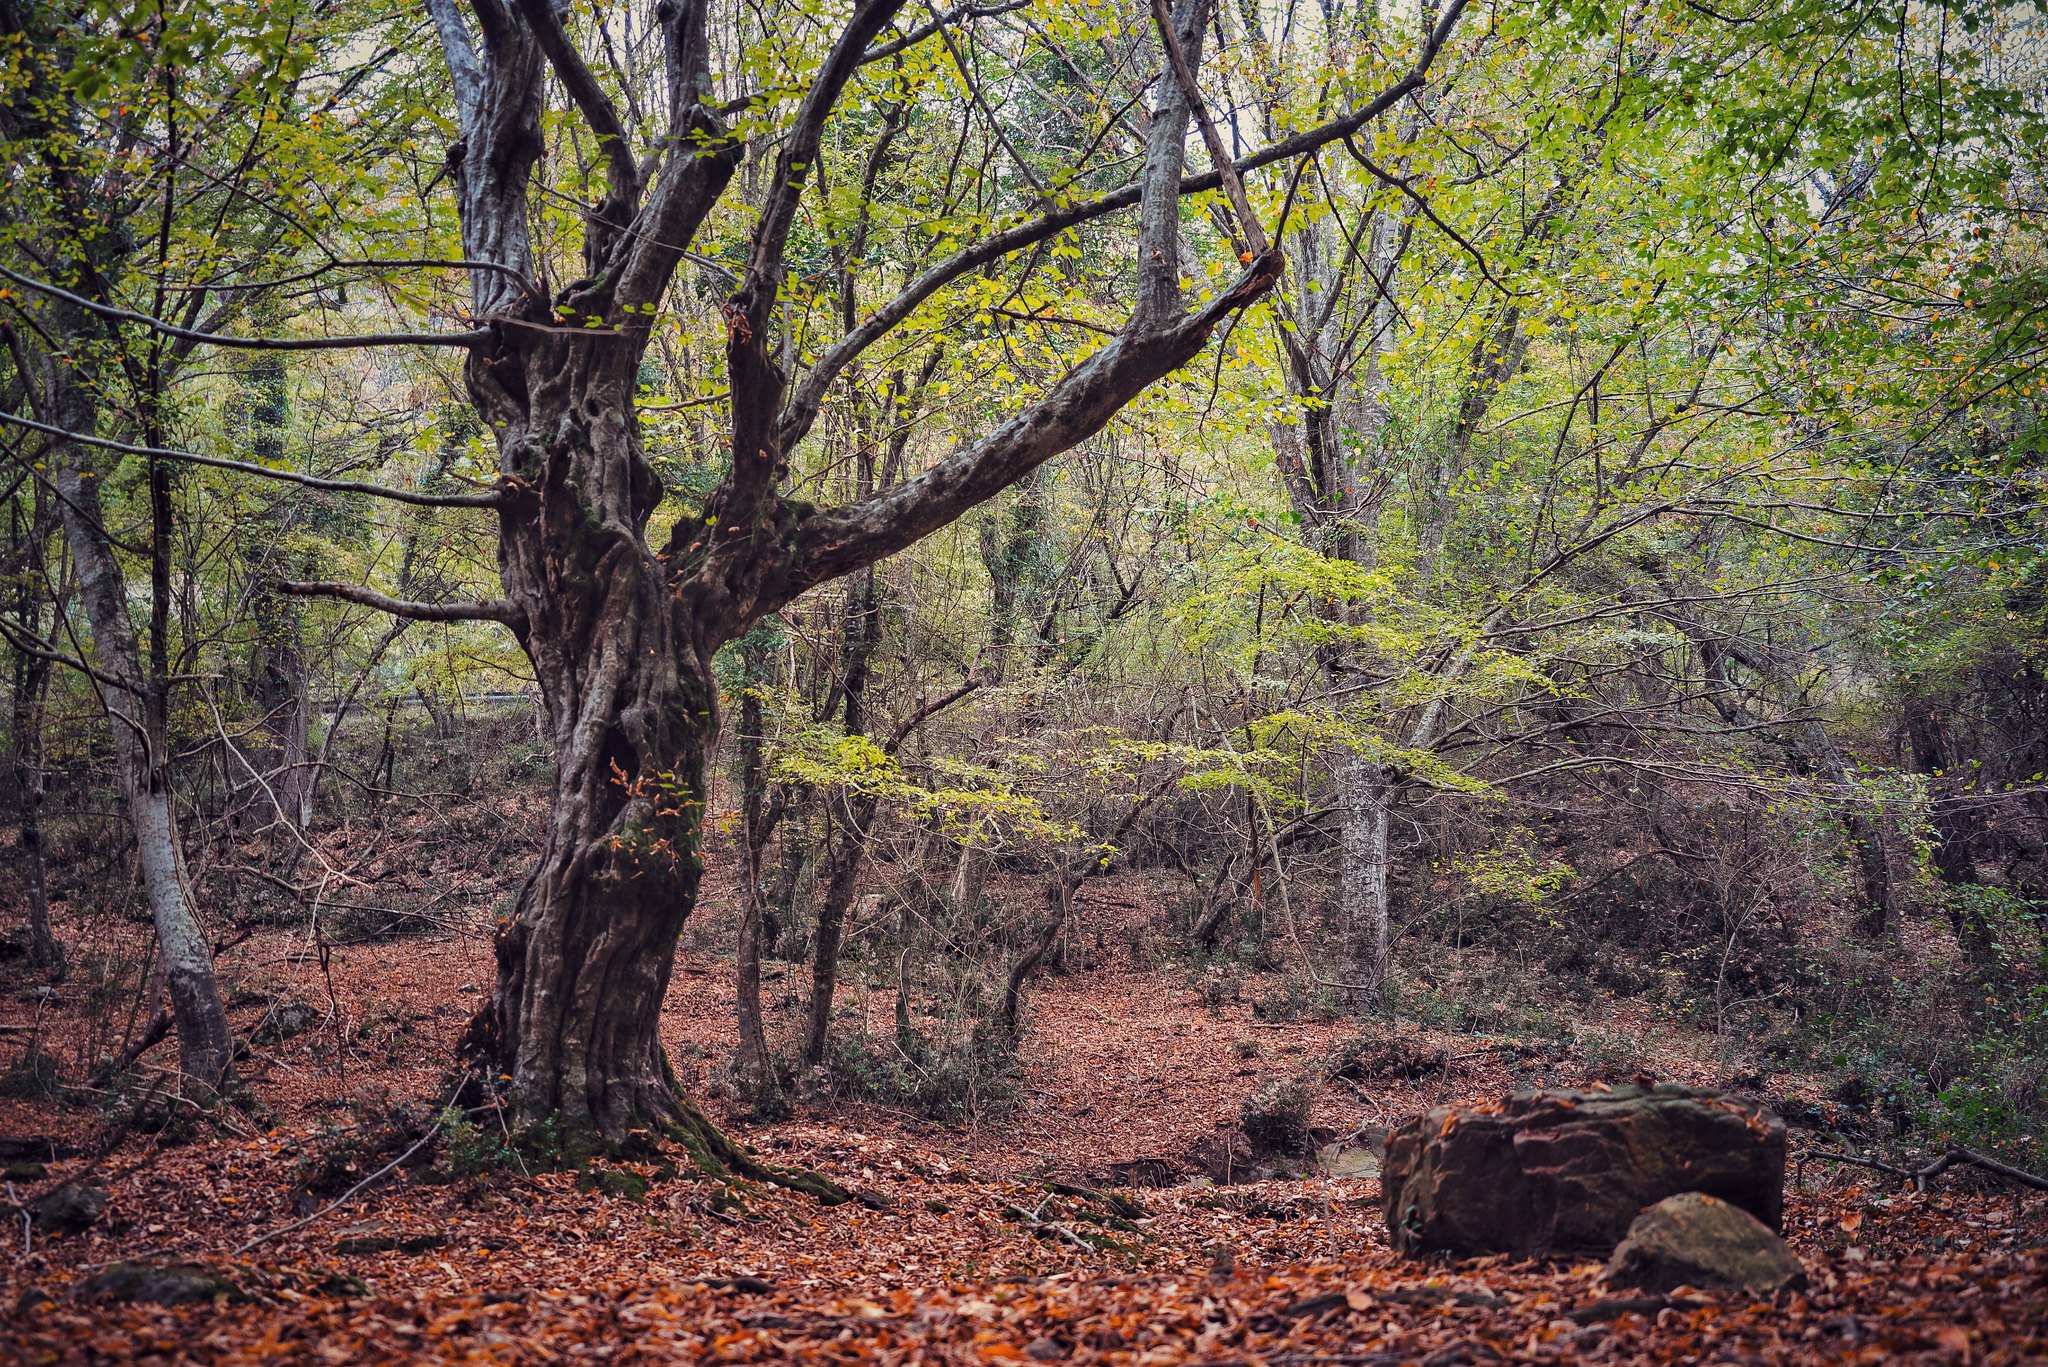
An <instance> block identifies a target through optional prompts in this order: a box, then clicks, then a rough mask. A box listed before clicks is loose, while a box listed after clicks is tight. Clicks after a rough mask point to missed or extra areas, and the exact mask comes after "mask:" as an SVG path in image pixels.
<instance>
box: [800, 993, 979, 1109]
mask: <svg viewBox="0 0 2048 1367" xmlns="http://www.w3.org/2000/svg"><path fill="white" fill-rule="evenodd" d="M822 1071H823V1074H824V1076H823V1078H822V1079H821V1080H822V1081H823V1082H824V1083H825V1086H826V1088H827V1089H828V1091H829V1092H830V1093H831V1094H833V1095H837V1096H843V1097H853V1098H857V1099H860V1100H863V1101H873V1102H878V1103H880V1104H882V1105H884V1106H894V1107H898V1108H900V1109H903V1110H907V1111H910V1112H912V1113H913V1114H915V1115H918V1116H921V1117H923V1118H924V1119H926V1120H964V1119H967V1118H969V1117H971V1116H974V1115H977V1114H980V1113H981V1112H982V1111H983V1110H984V1109H986V1108H989V1107H992V1106H996V1105H1000V1104H1001V1103H1002V1102H1005V1101H1007V1100H1009V1099H1010V1097H1012V1096H1013V1095H1015V1092H1016V1086H1017V1051H1016V1047H1015V1045H1013V1044H1012V1043H1011V1041H1010V1040H1009V1039H1008V1038H1007V1037H1006V1036H1005V1035H1004V1034H1003V1032H1002V1030H1001V1028H1000V1027H999V1026H998V1025H997V1024H996V1023H995V1022H994V1021H993V1020H986V1019H976V1018H967V1019H962V1018H959V1017H951V1018H948V1019H946V1020H944V1021H942V1022H940V1024H939V1025H938V1027H937V1028H936V1029H934V1030H931V1031H930V1032H926V1031H924V1030H918V1029H912V1030H910V1031H908V1032H898V1033H896V1034H893V1035H889V1036H885V1037H881V1038H876V1037H872V1036H868V1035H863V1034H854V1033H851V1032H848V1033H844V1034H841V1035H839V1036H837V1037H835V1039H834V1040H833V1042H832V1047H831V1050H830V1052H829V1053H828V1055H827V1057H826V1060H825V1066H824V1068H823V1070H822Z"/></svg>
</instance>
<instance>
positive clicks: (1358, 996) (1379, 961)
mask: <svg viewBox="0 0 2048 1367" xmlns="http://www.w3.org/2000/svg"><path fill="white" fill-rule="evenodd" d="M1337 781H1338V788H1339V792H1338V803H1339V806H1340V808H1341V811H1342V815H1343V826H1342V830H1341V833H1340V835H1339V837H1338V840H1339V845H1340V849H1341V860H1342V867H1341V869H1340V871H1339V874H1338V879H1337V888H1338V921H1339V924H1340V925H1341V927H1342V934H1343V939H1344V984H1345V991H1346V994H1347V995H1348V996H1349V997H1350V998H1351V1001H1352V1005H1353V1006H1354V1007H1356V1008H1360V1009H1367V1010H1376V1009H1378V1008H1379V1007H1380V1006H1381V1004H1382V1003H1383V1002H1384V1000H1385V996H1386V982H1387V969H1388V965H1389V961H1390V957H1391V942H1390V917H1389V911H1390V908H1389V904H1388V892H1387V812H1388V808H1389V806H1390V805H1391V802H1392V797H1393V794H1392V792H1391V791H1390V790H1389V788H1388V786H1387V783H1386V779H1385V775H1384V774H1383V773H1382V772H1381V766H1380V765H1378V764H1375V763H1373V762H1372V761H1370V760H1367V759H1365V758H1363V757H1362V756H1358V755H1346V756H1345V757H1344V760H1343V762H1342V764H1341V765H1340V766H1339V767H1338V772H1337Z"/></svg>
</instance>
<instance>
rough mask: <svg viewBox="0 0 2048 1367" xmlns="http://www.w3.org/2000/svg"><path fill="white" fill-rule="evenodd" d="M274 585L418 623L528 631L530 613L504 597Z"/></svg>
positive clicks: (324, 583)
mask: <svg viewBox="0 0 2048 1367" xmlns="http://www.w3.org/2000/svg"><path fill="white" fill-rule="evenodd" d="M274 586H275V587H276V589H277V591H278V592H279V593H289V594H292V595H294V596H296V597H300V598H339V599H341V600H342V601H343V602H347V603H357V604H360V605H361V606H363V607H366V608H375V609H377V611H379V612H388V613H390V614H391V615H392V616H393V617H405V618H409V619H411V620H412V621H415V622H502V623H504V624H505V625H506V626H508V627H510V628H512V630H514V631H515V632H518V633H519V634H520V635H522V636H523V635H525V634H526V614H525V613H524V612H523V611H521V610H520V608H519V605H518V604H517V603H513V602H509V601H507V600H506V599H503V598H494V599H491V600H490V601H489V602H483V603H415V602H411V601H410V600H408V599H404V598H387V597H385V596H384V595H383V594H381V593H378V592H377V591H376V590H374V589H366V588H363V587H362V586H361V585H358V584H344V583H339V582H336V581H334V580H326V579H315V580H306V579H279V580H277V581H275V585H274Z"/></svg>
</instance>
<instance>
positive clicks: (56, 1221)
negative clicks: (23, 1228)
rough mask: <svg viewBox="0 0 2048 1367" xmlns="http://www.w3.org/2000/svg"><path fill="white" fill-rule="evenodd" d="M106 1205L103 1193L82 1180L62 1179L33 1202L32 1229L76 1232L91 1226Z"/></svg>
mask: <svg viewBox="0 0 2048 1367" xmlns="http://www.w3.org/2000/svg"><path fill="white" fill-rule="evenodd" d="M106 1208H107V1194H106V1193H105V1192H103V1191H101V1190H100V1189H99V1188H98V1187H89V1186H87V1185H86V1184H85V1183H83V1182H62V1183H59V1184H58V1185H57V1186H54V1187H51V1188H50V1189H49V1190H48V1191H46V1192H44V1193H43V1195H42V1198H41V1199H40V1200H38V1201H37V1202H36V1205H35V1211H36V1228H38V1229H40V1230H42V1231H43V1233H45V1234H78V1233H80V1232H82V1231H84V1230H87V1229H90V1228H92V1224H93V1221H95V1220H97V1219H99V1218H100V1212H101V1211H103V1210H105V1209H106Z"/></svg>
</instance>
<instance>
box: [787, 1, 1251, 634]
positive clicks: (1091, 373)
mask: <svg viewBox="0 0 2048 1367" xmlns="http://www.w3.org/2000/svg"><path fill="white" fill-rule="evenodd" d="M1207 12H1208V4H1207V0H1185V3H1184V5H1183V7H1182V12H1181V13H1180V14H1179V15H1177V16H1176V25H1177V26H1178V27H1179V29H1180V33H1181V39H1182V44H1183V49H1184V51H1185V52H1186V53H1187V55H1188V60H1189V63H1190V69H1191V70H1193V69H1195V64H1197V63H1199V62H1200V60H1201V34H1202V22H1203V17H1204V16H1205V15H1206V14H1207ZM1165 85H1166V89H1165V90H1164V91H1162V93H1161V96H1160V107H1159V110H1158V113H1157V116H1156V117H1155V118H1154V120H1153V124H1152V129H1151V134H1150V137H1149V139H1148V145H1147V148H1146V155H1145V169H1144V173H1143V176H1142V179H1141V184H1142V185H1143V187H1144V190H1143V201H1142V203H1141V205H1140V209H1139V229H1138V243H1137V249H1138V275H1139V299H1138V302H1137V304H1136V305H1135V306H1134V307H1133V309H1132V312H1131V317H1130V319H1129V321H1128V322H1126V323H1125V325H1124V327H1123V329H1122V330H1121V331H1120V332H1119V333H1118V335H1117V337H1116V339H1115V340H1114V341H1112V342H1110V343H1109V344H1108V345H1107V346H1105V347H1103V348H1102V349H1101V350H1100V351H1097V352H1096V353H1095V354H1094V355H1092V356H1090V357H1088V358H1087V359H1086V360H1084V361H1082V362H1081V363H1080V364H1079V365H1077V366H1075V367H1074V368H1073V369H1072V370H1069V371H1068V372H1067V373H1066V375H1065V376H1063V377H1062V378H1061V379H1060V380H1059V382H1058V383H1057V384H1055V385H1054V386H1053V387H1052V389H1051V390H1050V391H1049V392H1048V393H1046V394H1045V395H1044V396H1043V397H1041V398H1040V399H1039V400H1038V401H1037V402H1036V403H1033V404H1032V405H1031V406H1030V407H1029V408H1027V409H1025V410H1024V411H1023V412H1022V413H1019V414H1018V415H1017V416H1015V417H1013V418H1011V419H1010V420H1009V421H1008V422H1006V423H1004V424H1002V426H1000V427H998V428H997V429H996V430H995V431H994V432H992V433H990V434H989V435H988V436H987V437H986V438H984V439H983V440H982V441H981V442H979V443H977V444H975V445H974V446H971V447H968V448H966V449H965V450H962V451H958V452H955V453H954V454H953V455H951V456H948V457H947V458H946V459H944V460H942V461H940V462H939V463H938V464H937V465H935V466H933V467H932V468H931V469H929V470H927V471H925V472H924V473H923V474H921V475H919V476H918V477H917V478H915V479H912V480H909V481H907V482H905V483H903V484H899V485H897V486H896V487H895V488H893V489H890V490H887V491H886V492H884V493H882V494H880V495H877V496H876V497H874V498H870V499H866V500H863V501H861V502H859V503H855V504H850V505H847V506H845V507H842V508H836V509H832V510H829V511H825V512H814V513H809V514H808V515H806V516H804V517H803V518H802V520H801V521H800V522H799V523H798V525H797V527H796V529H795V533H794V537H793V546H794V550H795V560H794V562H793V564H792V565H791V566H790V567H789V569H788V570H787V571H786V572H785V573H784V575H783V577H782V578H781V579H780V581H779V582H776V583H774V584H772V585H770V586H769V587H768V589H767V591H766V595H765V601H764V603H763V604H762V607H761V610H770V609H772V608H773V607H775V606H778V605H779V604H780V603H782V602H787V601H788V600H789V598H791V597H794V596H795V595H796V594H797V593H800V592H802V591H803V590H804V589H806V588H809V587H811V586H812V585H815V584H819V583H822V582H824V581H825V580H828V579H832V578H835V577H837V576H839V575H841V574H845V573H848V572H849V571H851V570H855V569H858V568H859V567H860V566H862V565H865V564H870V563H872V562H873V561H875V560H878V559H880V558H881V557H883V556H885V555H889V554H892V553H894V552H895V551H898V550H901V549H903V548H904V547H905V546H908V545H910V544H911V543H913V542H915V541H917V540H918V539H920V538H921V537H923V536H925V535H926V534H928V533H930V532H932V531H934V530H936V529H937V528H939V527H941V526H944V525H945V524H946V523H948V522H951V521H953V520H954V519H955V518H957V517H959V516H960V515H961V514H962V513H964V512H966V511H967V509H969V508H971V507H973V506H975V505H976V504H978V503H981V502H983V501H985V500H987V499H989V498H991V497H993V496H994V495H995V494H996V493H997V492H999V491H1000V490H1002V489H1003V488H1005V487H1006V486H1008V485H1009V484H1011V483H1013V482H1015V481H1016V480H1017V479H1019V478H1021V477H1022V476H1023V475H1024V474H1026V473H1028V472H1029V471H1031V470H1033V469H1035V468H1036V467H1038V466H1039V465H1041V464H1043V463H1044V462H1046V461H1047V460H1050V459H1051V458H1052V457H1054V456H1056V455H1058V454H1059V453H1060V452H1062V451H1065V450H1068V449H1070V448H1072V447H1073V446H1074V445H1075V444H1076V443H1078V442H1081V441H1084V440H1086V439H1087V438H1088V437H1090V436H1092V435H1094V434H1095V433H1096V432H1098V431H1100V430H1101V429H1102V427H1103V426H1104V425H1105V424H1106V423H1108V421H1109V420H1110V419H1111V418H1112V417H1114V416H1115V415H1116V414H1117V412H1118V411H1119V410H1121V409H1122V408H1123V407H1124V405H1126V404H1128V403H1129V402H1130V401H1131V400H1132V399H1134V398H1136V397H1137V396H1138V395H1139V394H1141V393H1143V392H1144V391H1145V389H1146V388H1148V387H1149V386H1150V385H1152V384H1153V383H1154V382H1155V381H1157V380H1159V379H1161V378H1163V377H1164V376H1166V375H1169V374H1171V373H1172V372H1173V371H1175V370H1177V369H1179V368H1180V367H1181V366H1182V365H1185V364H1186V363H1187V362H1188V361H1189V360H1191V359H1193V357H1194V356H1195V355H1196V353H1198V352H1199V351H1200V350H1201V349H1202V347H1203V346H1204V345H1206V344H1207V342H1208V340H1209V333H1210V330H1211V329H1212V328H1213V327H1214V326H1215V325H1216V323H1217V322H1218V321H1219V320H1221V319H1222V318H1223V317H1225V316H1226V315H1228V314H1230V313H1232V312H1235V311H1237V310H1239V309H1242V308H1244V307H1246V306H1248V305H1249V304H1251V303H1252V302H1253V301H1255V300H1257V299H1258V298H1260V297H1261V296H1263V295H1264V294H1265V293H1266V292H1267V291H1268V290H1270V289H1271V288H1272V287H1273V284H1274V282H1275V281H1276V280H1277V279H1278V278H1279V275H1280V265H1281V263H1280V256H1279V253H1278V252H1277V251H1270V250H1269V251H1267V252H1265V253H1263V254H1261V255H1260V256H1258V257H1256V258H1255V259H1254V260H1253V261H1252V262H1251V263H1250V264H1249V266H1248V267H1247V268H1246V270H1245V272H1244V274H1243V275H1241V276H1240V277H1239V278H1238V281H1237V283H1236V284H1235V285H1233V286H1232V287H1231V288H1230V289H1229V290H1227V291H1225V292H1224V293H1223V294H1221V295H1219V296H1217V298H1215V299H1214V300H1212V301H1210V303H1209V304H1208V305H1207V306H1206V307H1204V308H1202V309H1201V310H1199V311H1197V312H1195V313H1192V314H1190V313H1186V312H1183V311H1182V309H1181V305H1180V280H1179V272H1180V261H1179V247H1178V234H1179V215H1180V194H1181V189H1180V187H1181V183H1182V181H1181V174H1180V172H1181V166H1182V163H1183V160H1184V158H1185V155H1186V150H1185V148H1186V137H1185V134H1186V129H1187V120H1188V108H1187V103H1186V97H1185V95H1184V94H1183V93H1182V92H1181V90H1180V88H1179V86H1178V85H1176V84H1174V83H1173V82H1170V81H1169V82H1166V83H1165Z"/></svg>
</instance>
